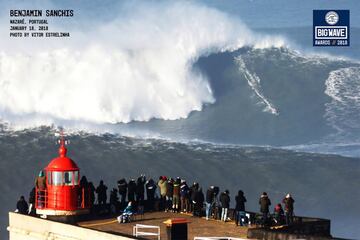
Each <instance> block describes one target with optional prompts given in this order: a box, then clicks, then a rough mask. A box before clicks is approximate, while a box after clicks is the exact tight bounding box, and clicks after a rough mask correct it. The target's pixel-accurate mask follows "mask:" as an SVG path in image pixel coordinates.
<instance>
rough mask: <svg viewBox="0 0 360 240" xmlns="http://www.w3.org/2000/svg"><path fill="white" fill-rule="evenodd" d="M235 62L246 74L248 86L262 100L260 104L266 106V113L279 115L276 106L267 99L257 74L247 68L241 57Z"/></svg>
mask: <svg viewBox="0 0 360 240" xmlns="http://www.w3.org/2000/svg"><path fill="white" fill-rule="evenodd" d="M235 60H236V62H237V64H238V66H239V69H240V72H242V73H243V74H244V77H245V79H246V80H247V83H248V85H249V86H250V88H251V89H252V90H253V91H254V93H255V95H256V96H257V98H258V99H259V100H260V103H261V104H262V105H264V106H265V108H264V112H268V113H271V114H274V115H279V111H278V110H277V109H276V107H275V106H274V104H272V103H271V102H270V100H269V99H267V98H266V97H265V95H264V93H263V91H262V88H261V84H260V78H259V77H258V75H256V73H255V72H250V70H249V69H248V68H247V67H246V64H245V61H244V59H242V57H241V56H238V57H236V58H235Z"/></svg>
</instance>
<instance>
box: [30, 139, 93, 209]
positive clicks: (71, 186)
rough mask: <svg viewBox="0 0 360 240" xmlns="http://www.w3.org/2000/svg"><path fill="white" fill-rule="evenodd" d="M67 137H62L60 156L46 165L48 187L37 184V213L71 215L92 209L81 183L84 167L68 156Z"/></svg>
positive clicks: (45, 176)
mask: <svg viewBox="0 0 360 240" xmlns="http://www.w3.org/2000/svg"><path fill="white" fill-rule="evenodd" d="M66 153H67V149H66V147H65V140H64V138H63V137H62V138H61V140H60V148H59V156H58V157H57V158H54V159H53V160H52V161H51V162H50V163H49V165H48V166H47V167H46V168H45V173H44V174H43V176H40V175H39V177H43V178H45V188H39V187H36V204H35V208H36V213H37V214H40V215H45V216H69V215H79V214H84V213H88V212H89V208H90V204H89V202H90V201H88V199H86V196H87V197H88V196H89V194H85V193H86V191H88V189H87V188H86V186H80V180H79V179H80V169H79V167H78V166H77V165H76V163H75V162H74V161H73V160H72V159H70V158H69V157H67V156H66Z"/></svg>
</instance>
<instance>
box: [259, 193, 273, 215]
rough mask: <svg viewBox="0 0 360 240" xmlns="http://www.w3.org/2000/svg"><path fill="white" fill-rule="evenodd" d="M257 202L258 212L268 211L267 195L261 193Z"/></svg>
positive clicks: (268, 201)
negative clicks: (258, 205)
mask: <svg viewBox="0 0 360 240" xmlns="http://www.w3.org/2000/svg"><path fill="white" fill-rule="evenodd" d="M259 204H260V212H262V213H268V212H269V206H270V205H271V202H270V199H269V198H268V196H267V195H261V197H260V199H259Z"/></svg>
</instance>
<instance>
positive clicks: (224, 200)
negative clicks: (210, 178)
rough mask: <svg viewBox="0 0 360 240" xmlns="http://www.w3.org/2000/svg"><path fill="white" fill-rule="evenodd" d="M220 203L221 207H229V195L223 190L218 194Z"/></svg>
mask: <svg viewBox="0 0 360 240" xmlns="http://www.w3.org/2000/svg"><path fill="white" fill-rule="evenodd" d="M220 203H221V207H222V208H229V207H230V197H229V195H228V194H227V193H225V192H223V193H221V194H220Z"/></svg>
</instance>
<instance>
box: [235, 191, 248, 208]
mask: <svg viewBox="0 0 360 240" xmlns="http://www.w3.org/2000/svg"><path fill="white" fill-rule="evenodd" d="M235 201H236V206H235V211H245V203H246V198H245V197H244V195H237V196H236V197H235Z"/></svg>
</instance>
